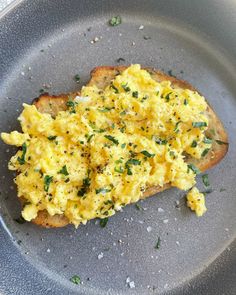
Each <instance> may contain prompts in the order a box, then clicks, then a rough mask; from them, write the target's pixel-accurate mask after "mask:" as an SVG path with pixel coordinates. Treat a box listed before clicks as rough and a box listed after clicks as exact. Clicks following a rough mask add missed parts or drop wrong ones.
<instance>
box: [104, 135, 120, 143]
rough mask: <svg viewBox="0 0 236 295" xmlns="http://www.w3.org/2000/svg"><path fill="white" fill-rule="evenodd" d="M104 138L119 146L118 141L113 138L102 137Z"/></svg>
mask: <svg viewBox="0 0 236 295" xmlns="http://www.w3.org/2000/svg"><path fill="white" fill-rule="evenodd" d="M104 137H105V138H106V139H108V140H110V141H112V142H113V143H114V144H115V145H118V144H119V141H118V140H117V139H115V137H113V136H111V135H104Z"/></svg>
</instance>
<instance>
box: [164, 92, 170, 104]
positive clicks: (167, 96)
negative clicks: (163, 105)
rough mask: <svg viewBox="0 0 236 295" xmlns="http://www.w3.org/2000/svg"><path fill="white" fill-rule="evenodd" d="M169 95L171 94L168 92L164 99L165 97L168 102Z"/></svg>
mask: <svg viewBox="0 0 236 295" xmlns="http://www.w3.org/2000/svg"><path fill="white" fill-rule="evenodd" d="M170 95H171V92H170V93H168V94H167V95H166V96H165V99H166V101H167V102H169V101H170Z"/></svg>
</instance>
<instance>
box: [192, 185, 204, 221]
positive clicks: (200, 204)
mask: <svg viewBox="0 0 236 295" xmlns="http://www.w3.org/2000/svg"><path fill="white" fill-rule="evenodd" d="M187 205H188V207H189V208H190V209H191V210H193V211H195V212H196V214H197V216H202V215H203V214H204V213H205V212H206V210H207V209H206V206H205V197H204V194H202V193H200V192H199V190H198V189H197V188H196V187H193V188H192V189H191V190H190V191H189V192H188V194H187Z"/></svg>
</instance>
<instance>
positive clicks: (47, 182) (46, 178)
mask: <svg viewBox="0 0 236 295" xmlns="http://www.w3.org/2000/svg"><path fill="white" fill-rule="evenodd" d="M52 181H53V176H49V175H45V176H44V190H45V192H48V190H49V186H50V183H51V182H52Z"/></svg>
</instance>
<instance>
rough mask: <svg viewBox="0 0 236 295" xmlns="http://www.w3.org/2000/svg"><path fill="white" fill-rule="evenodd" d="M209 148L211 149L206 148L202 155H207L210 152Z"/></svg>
mask: <svg viewBox="0 0 236 295" xmlns="http://www.w3.org/2000/svg"><path fill="white" fill-rule="evenodd" d="M209 150H210V149H205V150H204V151H203V152H202V154H201V157H205V156H206V155H207V154H208V152H209Z"/></svg>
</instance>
